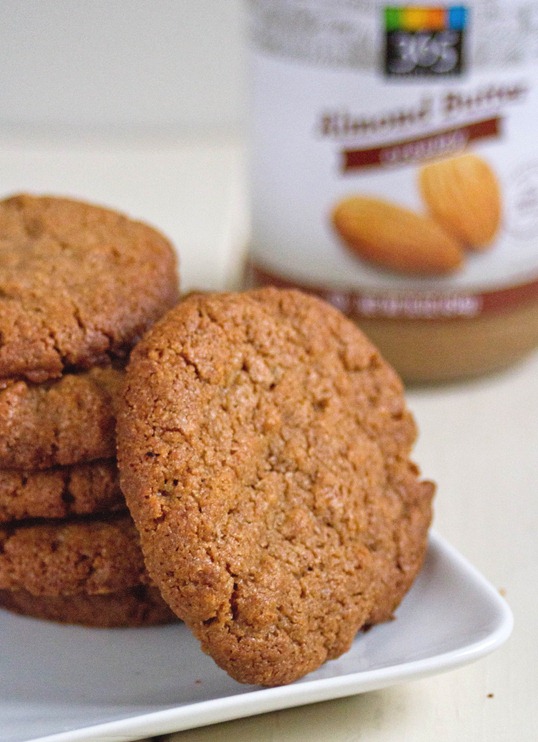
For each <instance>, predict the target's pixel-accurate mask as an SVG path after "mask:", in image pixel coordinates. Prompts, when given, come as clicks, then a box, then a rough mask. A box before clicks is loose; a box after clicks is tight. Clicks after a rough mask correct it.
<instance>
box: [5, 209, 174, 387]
mask: <svg viewBox="0 0 538 742" xmlns="http://www.w3.org/2000/svg"><path fill="white" fill-rule="evenodd" d="M177 298H178V278H177V272H176V256H175V253H174V249H173V248H172V246H171V245H170V243H169V242H168V241H167V240H166V239H165V238H164V237H163V236H162V235H161V234H159V233H158V232H157V231H156V230H154V229H152V228H150V227H149V226H147V225H145V224H142V223H140V222H135V221H132V220H130V219H128V218H127V217H125V216H123V215H122V214H118V213H116V212H114V211H111V210H108V209H104V208H100V207H98V206H93V205H90V204H86V203H82V202H77V201H71V200H68V199H63V198H53V197H46V196H43V197H35V196H27V195H20V196H14V197H12V198H8V199H6V200H4V201H2V202H0V378H13V377H15V378H16V377H25V378H27V379H29V380H30V381H34V382H42V381H45V380H46V379H50V378H55V377H58V376H60V375H61V374H62V372H64V371H66V370H72V369H74V368H77V369H80V368H89V367H90V366H93V365H97V364H98V363H101V362H104V361H106V360H108V359H109V358H111V357H116V356H123V355H125V354H126V352H127V351H128V350H129V349H130V347H131V346H132V345H133V344H134V343H135V342H136V341H137V340H138V338H139V337H140V336H141V335H142V333H143V332H144V331H145V330H146V329H147V328H148V327H149V326H150V325H151V324H152V323H153V322H154V321H155V320H156V319H157V318H158V317H160V316H161V315H162V314H163V313H164V312H165V310H167V309H168V308H169V307H171V306H172V305H173V304H175V302H176V301H177Z"/></svg>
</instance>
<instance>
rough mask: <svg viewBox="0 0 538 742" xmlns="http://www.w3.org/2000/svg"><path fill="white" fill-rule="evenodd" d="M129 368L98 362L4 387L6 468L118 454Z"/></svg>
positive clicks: (0, 412) (2, 462)
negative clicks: (119, 403)
mask: <svg viewBox="0 0 538 742" xmlns="http://www.w3.org/2000/svg"><path fill="white" fill-rule="evenodd" d="M122 381H123V370H122V369H117V368H113V367H105V368H101V367H99V366H96V367H94V368H91V369H90V370H89V371H85V372H81V373H79V374H65V375H64V376H62V377H61V378H60V379H59V380H57V381H50V382H46V383H43V384H31V383H29V382H27V381H24V380H19V381H10V382H6V383H5V384H4V386H3V388H1V387H0V468H2V469H48V468H50V467H52V466H68V465H70V464H79V463H81V462H84V461H93V460H95V459H105V458H111V457H113V456H115V455H116V436H115V432H116V416H115V404H116V398H117V396H118V393H119V389H120V387H121V383H122Z"/></svg>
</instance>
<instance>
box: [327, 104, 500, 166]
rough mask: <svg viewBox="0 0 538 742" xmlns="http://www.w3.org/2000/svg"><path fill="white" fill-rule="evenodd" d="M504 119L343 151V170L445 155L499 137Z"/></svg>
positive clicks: (407, 162) (492, 119) (401, 163)
mask: <svg viewBox="0 0 538 742" xmlns="http://www.w3.org/2000/svg"><path fill="white" fill-rule="evenodd" d="M500 128H501V120H500V118H498V117H495V118H491V119H485V120H484V121H476V122H475V123H474V124H467V125H465V126H459V127H456V128H453V129H445V130H443V131H438V132H436V133H435V134H429V135H428V136H426V137H420V138H418V139H406V140H402V141H400V142H392V143H391V144H385V145H383V146H381V147H371V148H369V149H345V150H343V151H342V170H343V171H344V172H347V171H349V170H360V169H362V168H368V167H391V166H398V165H408V164H410V163H414V162H422V161H423V160H430V159H432V158H438V157H446V156H447V155H451V154H454V153H455V152H461V151H462V150H463V149H465V147H467V145H468V144H469V142H472V141H476V140H477V139H486V138H489V137H497V136H499V133H500Z"/></svg>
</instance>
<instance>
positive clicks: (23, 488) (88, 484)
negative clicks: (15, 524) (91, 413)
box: [0, 459, 126, 523]
mask: <svg viewBox="0 0 538 742" xmlns="http://www.w3.org/2000/svg"><path fill="white" fill-rule="evenodd" d="M125 509H126V505H125V500H124V498H123V495H122V492H121V489H120V485H119V477H118V468H117V465H116V460H115V459H107V460H103V461H92V462H90V463H87V464H74V465H73V466H63V467H56V468H54V469H45V470H43V471H22V470H18V469H0V523H3V522H8V521H11V520H22V519H25V518H66V517H68V516H71V515H86V514H89V513H99V512H110V511H116V510H125Z"/></svg>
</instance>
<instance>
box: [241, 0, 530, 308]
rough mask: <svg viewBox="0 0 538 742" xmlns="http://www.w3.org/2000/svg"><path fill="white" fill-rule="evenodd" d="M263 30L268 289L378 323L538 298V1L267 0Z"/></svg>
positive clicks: (260, 70)
mask: <svg viewBox="0 0 538 742" xmlns="http://www.w3.org/2000/svg"><path fill="white" fill-rule="evenodd" d="M269 6H270V7H269ZM251 24H252V30H251V38H252V71H253V91H254V95H253V127H254V131H253V141H254V149H253V153H252V158H251V190H252V211H251V213H252V251H251V263H252V270H253V271H254V273H255V275H256V276H257V279H258V282H259V281H261V280H263V281H271V282H272V283H276V284H280V285H296V286H302V287H304V288H307V289H311V290H315V291H317V292H318V293H320V294H321V295H323V296H324V297H325V298H328V299H330V300H331V301H332V302H333V303H334V304H336V305H337V306H339V307H340V308H341V309H342V310H343V311H345V312H347V313H349V314H353V315H356V316H370V317H372V316H380V317H403V316H405V317H421V318H432V319H433V318H447V317H469V316H476V315H478V314H481V313H484V312H497V311H499V310H502V309H503V308H508V307H510V306H514V305H515V304H518V303H522V302H526V301H529V300H530V299H532V298H538V138H537V137H536V134H535V132H536V129H537V125H538V64H537V62H538V3H537V2H529V1H528V0H519V1H518V0H515V1H514V2H499V3H495V4H492V3H488V2H486V1H485V0H483V1H482V2H472V3H471V2H469V3H467V4H465V5H451V4H447V5H446V6H439V5H437V4H427V3H426V4H420V5H419V4H417V5H409V4H404V3H398V2H392V3H390V4H389V3H381V2H377V1H372V0H369V1H368V0H364V1H363V2H361V1H360V0H357V1H356V2H354V3H353V4H350V3H346V2H344V1H343V0H342V1H341V2H322V1H321V0H310V1H306V0H305V1H302V2H301V1H299V2H291V3H290V2H278V1H277V2H271V3H270V4H268V3H264V2H261V1H259V2H251Z"/></svg>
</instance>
